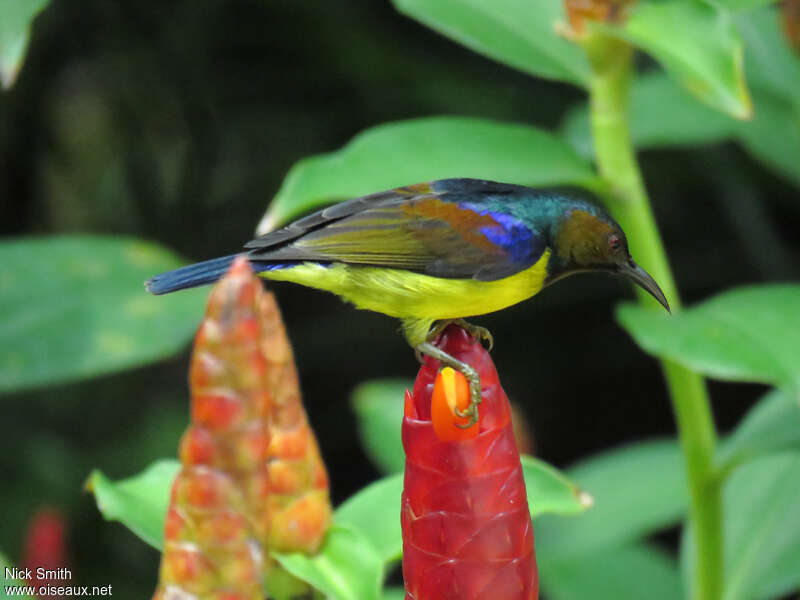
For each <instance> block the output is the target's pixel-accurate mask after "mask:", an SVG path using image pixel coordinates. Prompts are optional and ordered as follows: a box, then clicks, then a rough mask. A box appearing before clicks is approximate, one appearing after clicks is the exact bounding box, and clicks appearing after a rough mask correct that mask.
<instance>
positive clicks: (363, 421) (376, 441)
mask: <svg viewBox="0 0 800 600" xmlns="http://www.w3.org/2000/svg"><path fill="white" fill-rule="evenodd" d="M413 385H414V384H413V382H411V381H407V380H404V379H403V380H400V379H376V380H374V381H367V382H364V383H362V384H361V385H359V386H358V387H356V389H355V390H353V393H352V394H351V396H350V402H351V404H352V406H353V410H354V411H355V413H356V417H357V423H358V432H359V435H360V436H361V443H362V444H363V446H364V449H365V450H366V451H367V456H369V458H370V460H372V462H373V463H374V464H375V466H376V467H378V469H380V470H381V471H382V472H383V473H400V472H402V471H403V466H404V465H405V454H404V453H403V442H402V441H401V439H400V424H401V423H402V422H403V406H404V394H405V391H406V390H407V389H411V388H412V387H413Z"/></svg>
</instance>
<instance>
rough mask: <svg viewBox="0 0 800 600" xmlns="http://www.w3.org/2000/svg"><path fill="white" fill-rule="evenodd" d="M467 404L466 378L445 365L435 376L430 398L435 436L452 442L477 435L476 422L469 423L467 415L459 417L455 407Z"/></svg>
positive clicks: (459, 408) (463, 408)
mask: <svg viewBox="0 0 800 600" xmlns="http://www.w3.org/2000/svg"><path fill="white" fill-rule="evenodd" d="M468 406H469V383H467V378H466V377H464V375H462V374H461V373H459V372H458V371H454V370H453V369H451V368H450V367H445V368H444V369H442V370H441V371H439V374H438V375H437V376H436V381H435V382H434V384H433V394H432V398H431V421H432V422H433V430H434V431H435V432H436V437H438V438H439V439H440V440H445V441H449V442H454V441H457V440H469V439H472V438H474V437H475V436H477V435H478V424H477V423H475V424H474V425H472V426H471V427H465V426H466V425H467V424H469V417H459V416H458V415H457V414H456V409H458V410H461V411H463V410H466V408H467V407H468Z"/></svg>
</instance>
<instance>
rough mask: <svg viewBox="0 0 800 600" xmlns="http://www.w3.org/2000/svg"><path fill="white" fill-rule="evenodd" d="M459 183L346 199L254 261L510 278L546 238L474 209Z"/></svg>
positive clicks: (278, 235)
mask: <svg viewBox="0 0 800 600" xmlns="http://www.w3.org/2000/svg"><path fill="white" fill-rule="evenodd" d="M454 181H457V182H459V183H460V186H461V187H460V188H459V190H458V191H459V193H457V194H452V193H448V190H450V191H452V186H441V185H438V186H437V183H433V184H420V185H415V186H408V187H404V188H398V189H396V190H390V191H388V192H382V193H380V194H373V195H372V196H365V197H363V198H357V199H354V200H350V201H347V202H343V203H341V204H337V205H334V206H331V207H328V208H326V209H324V210H321V211H319V212H316V213H314V214H312V215H309V216H308V217H305V218H303V219H300V220H299V221H295V222H294V223H292V224H291V225H289V226H288V227H286V228H284V229H281V230H278V231H275V232H273V233H270V234H267V235H266V236H264V237H262V238H258V239H256V240H253V241H251V242H249V243H248V244H247V245H246V246H245V247H246V248H251V251H250V254H249V258H250V259H251V260H263V261H276V262H281V261H319V262H344V263H349V264H355V265H370V266H381V267H387V268H394V269H407V270H411V271H416V272H420V273H425V274H427V275H433V276H437V277H447V278H472V279H477V280H481V281H493V280H496V279H501V278H503V277H508V276H509V275H513V274H514V273H518V272H519V271H522V270H524V269H526V268H527V267H529V266H531V265H533V264H534V263H535V262H536V261H537V260H538V259H539V257H540V256H541V254H542V252H543V251H544V247H545V244H544V242H543V240H542V239H541V237H540V236H539V235H537V233H536V232H535V231H533V230H532V229H531V228H529V227H528V226H526V225H525V223H523V222H522V221H520V220H519V219H516V218H514V217H511V216H509V215H507V214H503V213H499V212H492V211H489V210H482V209H480V208H476V207H480V196H470V195H469V194H466V195H465V194H464V193H463V189H462V188H463V185H464V184H463V183H461V182H463V181H465V180H454ZM481 183H484V182H481ZM481 189H483V188H481ZM437 190H438V191H437ZM448 196H449V198H448ZM464 200H469V201H464Z"/></svg>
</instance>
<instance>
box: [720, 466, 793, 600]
mask: <svg viewBox="0 0 800 600" xmlns="http://www.w3.org/2000/svg"><path fill="white" fill-rule="evenodd" d="M798 482H800V452H786V453H783V454H778V455H774V456H768V457H763V458H760V459H757V460H754V461H751V462H749V463H747V464H746V465H743V466H742V467H740V468H739V469H738V470H737V471H736V472H735V473H734V474H733V476H732V477H731V478H730V480H729V481H728V484H727V485H726V486H725V490H724V494H723V502H724V522H723V528H724V539H725V548H724V556H725V567H726V568H725V572H726V576H725V582H726V588H725V593H724V596H723V598H724V599H725V600H745V599H748V600H749V599H751V598H775V597H779V596H783V595H785V594H788V593H790V592H791V591H796V589H797V587H798V586H800V568H798V566H799V565H800V485H798Z"/></svg>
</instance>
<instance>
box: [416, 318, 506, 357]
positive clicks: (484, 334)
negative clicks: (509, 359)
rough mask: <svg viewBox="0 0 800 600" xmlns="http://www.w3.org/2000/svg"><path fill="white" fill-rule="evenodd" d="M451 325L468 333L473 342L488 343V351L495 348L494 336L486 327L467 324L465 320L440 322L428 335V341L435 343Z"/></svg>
mask: <svg viewBox="0 0 800 600" xmlns="http://www.w3.org/2000/svg"><path fill="white" fill-rule="evenodd" d="M450 323H455V324H456V325H458V326H459V327H461V328H462V329H463V330H464V331H466V332H467V333H468V334H469V336H470V337H471V338H472V339H473V340H478V341H480V342H486V349H487V350H488V351H489V352H491V351H492V348H494V336H493V335H492V332H491V331H489V330H488V329H486V327H481V326H480V325H473V324H472V323H467V322H466V321H465V320H464V319H447V320H444V321H438V322H437V323H436V324H435V325H434V326H433V328H432V329H431V330H430V333H428V338H427V341H429V342H434V341H435V340H436V338H438V337H439V336H440V335H441V334H442V332H443V331H444V330H445V329H447V327H448V325H450Z"/></svg>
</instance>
